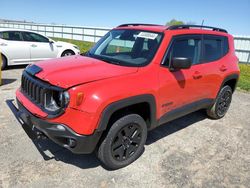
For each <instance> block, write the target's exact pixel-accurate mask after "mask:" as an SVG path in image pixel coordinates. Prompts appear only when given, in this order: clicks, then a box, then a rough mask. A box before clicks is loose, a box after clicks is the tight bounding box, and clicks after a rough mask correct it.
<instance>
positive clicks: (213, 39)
mask: <svg viewBox="0 0 250 188" xmlns="http://www.w3.org/2000/svg"><path fill="white" fill-rule="evenodd" d="M203 48H204V55H203V60H204V62H211V61H216V60H218V59H220V58H222V57H223V56H224V55H226V54H227V53H228V50H229V46H228V39H227V37H223V36H205V37H204V46H203Z"/></svg>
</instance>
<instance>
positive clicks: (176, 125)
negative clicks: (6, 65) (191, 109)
mask: <svg viewBox="0 0 250 188" xmlns="http://www.w3.org/2000/svg"><path fill="white" fill-rule="evenodd" d="M22 70H23V67H14V68H11V69H9V70H5V71H3V82H4V85H3V86H1V87H0V187H55V186H56V187H126V188H127V187H250V134H249V133H250V131H249V125H250V116H249V114H250V94H249V93H243V92H239V91H237V92H236V93H235V94H234V97H233V102H232V105H231V108H230V110H229V112H228V114H227V115H226V116H225V117H224V118H223V119H221V120H210V119H207V118H206V116H205V115H204V113H203V112H195V113H192V114H190V115H187V116H185V117H183V118H180V119H178V120H175V121H172V122H170V123H168V124H166V125H163V126H161V127H159V128H157V129H155V130H153V131H151V132H150V133H149V136H148V140H147V144H146V146H145V151H144V153H143V155H142V156H141V157H140V158H139V159H138V160H137V161H135V162H134V163H133V164H131V165H129V166H128V167H126V168H123V169H120V170H116V171H107V170H105V169H104V168H103V167H102V166H101V165H100V163H99V161H98V160H97V159H96V158H95V155H93V154H92V155H75V154H72V153H71V152H69V151H67V150H66V149H63V148H60V147H59V146H57V145H56V144H54V143H52V142H51V141H49V140H40V141H32V140H31V139H30V138H29V137H28V136H27V134H26V132H25V131H24V129H23V128H22V126H21V125H20V124H19V123H18V122H17V120H16V119H15V118H14V116H13V114H12V112H11V110H10V109H9V107H8V105H7V103H8V101H10V100H13V99H14V98H15V90H16V88H17V87H18V86H19V85H20V75H21V73H22Z"/></svg>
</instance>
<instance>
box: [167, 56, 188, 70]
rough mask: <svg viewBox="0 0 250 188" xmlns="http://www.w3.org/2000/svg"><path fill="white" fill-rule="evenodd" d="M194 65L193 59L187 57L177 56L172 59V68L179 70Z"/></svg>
mask: <svg viewBox="0 0 250 188" xmlns="http://www.w3.org/2000/svg"><path fill="white" fill-rule="evenodd" d="M191 65H192V62H191V59H189V58H186V57H175V58H173V59H172V63H171V69H172V70H179V69H189V68H190V67H191Z"/></svg>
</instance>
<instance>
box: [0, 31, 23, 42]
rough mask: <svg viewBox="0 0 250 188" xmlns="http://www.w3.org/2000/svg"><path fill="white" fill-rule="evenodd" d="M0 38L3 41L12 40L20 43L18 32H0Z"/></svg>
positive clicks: (20, 38)
mask: <svg viewBox="0 0 250 188" xmlns="http://www.w3.org/2000/svg"><path fill="white" fill-rule="evenodd" d="M0 36H1V38H2V39H4V40H14V41H21V40H22V37H21V33H20V32H19V31H4V32H1V35H0Z"/></svg>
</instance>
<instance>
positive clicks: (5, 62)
mask: <svg viewBox="0 0 250 188" xmlns="http://www.w3.org/2000/svg"><path fill="white" fill-rule="evenodd" d="M1 58H2V66H1V70H4V69H6V67H7V59H6V58H5V57H4V55H3V54H2V57H1Z"/></svg>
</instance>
